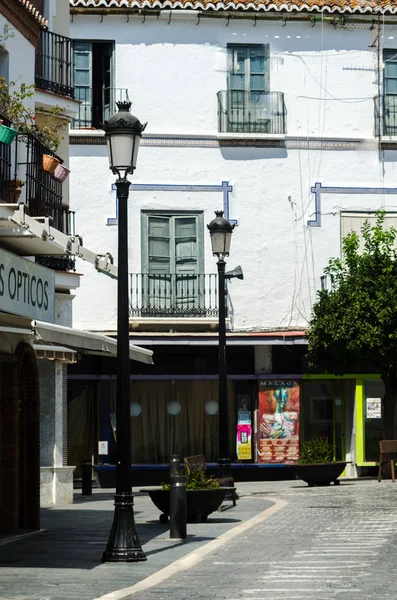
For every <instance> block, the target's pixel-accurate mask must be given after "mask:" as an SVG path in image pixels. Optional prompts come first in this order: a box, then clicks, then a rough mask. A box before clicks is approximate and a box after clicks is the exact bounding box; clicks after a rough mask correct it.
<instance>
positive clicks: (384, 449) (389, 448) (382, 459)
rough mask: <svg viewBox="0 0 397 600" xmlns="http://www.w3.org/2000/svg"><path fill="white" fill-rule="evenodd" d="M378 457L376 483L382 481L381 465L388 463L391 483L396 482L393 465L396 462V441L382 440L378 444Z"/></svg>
mask: <svg viewBox="0 0 397 600" xmlns="http://www.w3.org/2000/svg"><path fill="white" fill-rule="evenodd" d="M379 449H380V456H379V472H378V481H381V480H382V465H383V464H385V463H388V462H389V461H390V466H391V478H392V481H393V482H395V481H396V477H395V473H394V463H395V462H397V440H383V441H381V442H379Z"/></svg>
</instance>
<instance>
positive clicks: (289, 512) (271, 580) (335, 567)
mask: <svg viewBox="0 0 397 600" xmlns="http://www.w3.org/2000/svg"><path fill="white" fill-rule="evenodd" d="M253 485H254V484H251V487H252V486H253ZM262 485H263V484H262ZM268 486H269V488H270V489H269V490H268V491H266V492H260V493H259V494H255V493H253V494H252V495H251V496H250V497H251V498H252V497H255V496H256V497H257V498H258V499H259V498H263V497H266V496H267V495H269V494H271V495H272V496H277V497H278V498H283V499H285V500H287V502H288V505H287V506H286V507H285V508H283V509H282V510H280V511H278V512H277V513H276V514H275V515H274V516H272V517H271V518H270V519H268V520H266V521H264V522H263V523H261V524H260V525H258V526H257V527H255V528H252V529H250V530H249V531H247V532H246V534H244V535H241V536H238V537H236V538H235V539H234V540H233V541H231V542H230V543H228V544H226V545H224V546H223V547H222V548H220V549H219V550H217V551H215V552H214V553H213V554H211V555H210V556H208V557H206V558H205V559H204V560H203V561H202V562H200V564H198V565H197V566H195V567H194V568H192V569H190V570H187V571H185V572H182V573H179V574H177V575H175V576H174V577H171V578H169V579H168V580H166V581H164V582H163V583H162V584H161V585H160V584H159V585H157V586H155V587H153V588H152V589H150V590H148V591H146V592H139V593H137V594H135V595H134V596H129V597H130V598H132V597H136V598H139V600H162V599H168V598H173V599H178V600H186V599H188V598H189V599H192V600H193V599H194V600H198V599H205V598H211V599H214V600H221V599H222V600H237V599H239V600H241V599H244V600H278V599H281V598H283V599H288V600H320V599H321V600H331V599H332V600H333V599H336V598H341V599H343V600H353V599H360V600H370V599H375V598H377V599H379V598H396V596H397V592H396V583H395V564H396V559H395V555H396V551H397V485H396V484H392V483H391V482H390V481H383V482H382V483H380V484H379V483H378V482H376V481H361V482H351V481H349V482H345V483H342V484H341V485H340V486H337V487H334V486H330V487H327V488H308V487H306V485H305V484H303V483H301V482H280V483H269V484H268ZM246 497H247V496H246ZM244 501H245V498H244V497H243V498H242V499H241V501H240V502H244Z"/></svg>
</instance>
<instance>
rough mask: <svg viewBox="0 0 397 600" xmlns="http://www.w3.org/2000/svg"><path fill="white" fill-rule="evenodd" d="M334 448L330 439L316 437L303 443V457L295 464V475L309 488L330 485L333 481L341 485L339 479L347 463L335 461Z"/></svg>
mask: <svg viewBox="0 0 397 600" xmlns="http://www.w3.org/2000/svg"><path fill="white" fill-rule="evenodd" d="M333 456H334V453H333V446H332V444H331V443H330V442H329V440H328V438H326V437H321V436H314V437H313V438H311V439H310V440H308V441H305V442H303V444H302V450H301V455H300V458H299V460H298V461H297V463H295V464H294V472H295V475H297V476H298V477H299V479H302V480H303V481H306V483H307V484H308V485H309V487H313V486H314V485H329V484H330V483H331V482H332V481H333V482H334V484H335V485H339V483H340V482H339V480H338V477H339V475H341V474H342V472H343V471H344V469H345V467H346V462H345V461H336V460H334V457H333Z"/></svg>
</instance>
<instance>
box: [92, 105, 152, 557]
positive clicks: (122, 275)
mask: <svg viewBox="0 0 397 600" xmlns="http://www.w3.org/2000/svg"><path fill="white" fill-rule="evenodd" d="M117 107H118V109H119V112H118V113H116V114H115V115H113V116H112V117H110V119H109V120H108V121H105V123H104V127H103V128H104V130H105V138H106V144H107V147H108V155H109V167H110V169H111V171H112V173H114V174H115V175H117V176H118V179H117V181H116V188H117V201H118V213H117V214H118V234H119V235H118V285H117V398H116V417H117V421H116V423H117V429H116V433H117V464H116V495H115V497H114V506H115V510H114V518H113V525H112V528H111V530H110V534H109V540H108V544H107V546H106V550H105V552H104V553H103V555H102V561H103V562H107V561H109V562H126V561H127V562H136V561H141V560H146V555H145V553H144V552H143V550H142V547H141V543H140V541H139V538H138V534H137V532H136V527H135V521H134V498H133V495H132V487H131V429H130V356H129V344H130V340H129V309H128V204H127V202H128V194H129V188H130V182H129V181H128V179H127V175H128V174H129V173H131V174H132V173H133V172H134V170H135V166H136V160H137V156H138V148H139V142H140V139H141V135H142V131H143V130H144V129H145V127H146V125H142V123H140V121H139V119H137V118H136V117H134V116H133V115H131V113H130V112H129V111H130V107H131V102H117Z"/></svg>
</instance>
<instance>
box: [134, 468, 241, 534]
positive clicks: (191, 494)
mask: <svg viewBox="0 0 397 600" xmlns="http://www.w3.org/2000/svg"><path fill="white" fill-rule="evenodd" d="M181 474H182V475H186V504H187V520H188V522H190V523H192V522H193V523H194V522H197V521H206V520H207V517H208V515H209V514H211V513H212V512H214V511H216V510H217V509H218V507H219V506H220V505H221V504H222V502H223V500H224V498H225V496H226V493H227V492H228V491H230V488H223V487H219V484H218V483H217V482H216V481H214V480H213V478H212V477H207V475H206V474H205V473H204V471H202V470H201V469H197V470H192V471H189V472H187V471H186V470H183V471H182V472H181ZM142 491H145V492H147V493H148V494H149V496H150V499H151V500H152V502H153V504H155V506H157V508H158V509H159V510H161V512H162V514H161V515H160V522H161V523H167V522H168V517H169V514H170V484H169V483H163V484H162V487H161V488H152V489H146V490H142Z"/></svg>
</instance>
